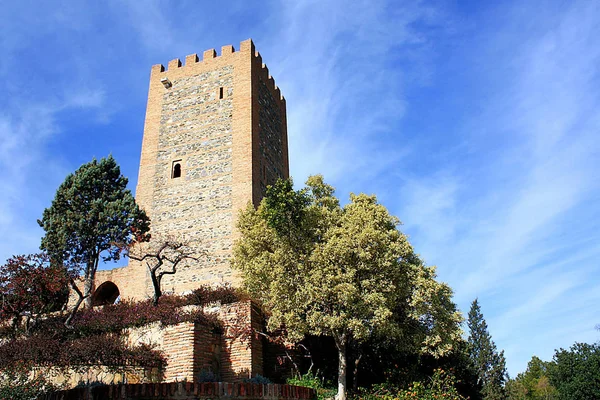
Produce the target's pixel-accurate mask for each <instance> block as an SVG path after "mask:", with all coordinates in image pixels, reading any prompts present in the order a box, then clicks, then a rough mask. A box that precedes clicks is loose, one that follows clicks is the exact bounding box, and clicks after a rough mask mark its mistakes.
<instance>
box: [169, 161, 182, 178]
mask: <svg viewBox="0 0 600 400" xmlns="http://www.w3.org/2000/svg"><path fill="white" fill-rule="evenodd" d="M171 178H173V179H175V178H181V163H180V162H179V161H174V162H173V171H172V172H171Z"/></svg>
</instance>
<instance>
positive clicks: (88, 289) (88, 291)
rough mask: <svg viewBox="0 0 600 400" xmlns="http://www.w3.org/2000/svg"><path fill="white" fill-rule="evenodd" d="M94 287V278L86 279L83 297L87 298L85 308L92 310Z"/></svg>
mask: <svg viewBox="0 0 600 400" xmlns="http://www.w3.org/2000/svg"><path fill="white" fill-rule="evenodd" d="M93 287H94V280H93V278H90V277H86V278H85V281H84V282H83V297H84V298H85V308H88V309H90V308H92V289H93Z"/></svg>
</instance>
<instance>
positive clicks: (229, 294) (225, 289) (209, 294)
mask: <svg viewBox="0 0 600 400" xmlns="http://www.w3.org/2000/svg"><path fill="white" fill-rule="evenodd" d="M248 299H249V297H248V295H247V294H246V293H244V292H242V291H241V290H239V289H236V288H234V287H232V286H231V285H227V284H225V285H222V286H217V287H211V286H209V285H202V286H200V287H199V288H198V289H196V290H194V291H193V292H192V293H190V294H188V295H187V296H186V301H187V302H188V304H194V305H199V306H205V305H207V304H210V303H220V304H231V303H236V302H238V301H244V300H248Z"/></svg>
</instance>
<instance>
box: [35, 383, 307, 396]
mask: <svg viewBox="0 0 600 400" xmlns="http://www.w3.org/2000/svg"><path fill="white" fill-rule="evenodd" d="M43 399H44V400H70V399H79V400H100V399H110V400H143V399H161V400H196V399H244V400H263V399H264V400H312V399H316V392H315V390H314V389H310V388H306V387H300V386H292V385H277V384H268V385H260V384H253V383H224V382H205V383H191V382H174V383H155V384H152V383H147V384H135V385H110V386H96V387H88V388H76V389H71V390H63V391H59V392H55V393H52V394H48V395H46V396H45V397H43Z"/></svg>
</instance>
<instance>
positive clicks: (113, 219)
mask: <svg viewBox="0 0 600 400" xmlns="http://www.w3.org/2000/svg"><path fill="white" fill-rule="evenodd" d="M126 186H127V178H125V177H124V176H123V175H121V172H120V169H119V166H118V165H117V163H116V161H115V160H114V158H113V157H112V156H108V158H102V159H101V160H100V161H97V160H95V159H94V160H92V161H91V162H89V163H87V164H84V165H82V166H81V167H80V168H79V169H78V170H77V171H75V173H73V174H69V175H68V176H67V178H66V179H65V181H64V182H63V183H62V184H61V185H60V187H59V188H58V190H57V192H56V195H55V197H54V200H53V201H52V205H51V206H50V207H49V208H47V209H45V210H44V214H43V217H42V219H41V220H39V221H38V223H39V225H40V226H41V227H42V228H43V229H44V231H46V235H45V236H44V238H43V239H42V245H41V248H42V250H46V251H47V252H48V254H49V255H50V256H51V257H52V258H53V259H57V260H60V261H63V262H65V263H67V264H69V265H75V266H81V265H87V266H88V267H87V268H88V269H89V268H91V267H92V266H94V265H97V260H98V258H99V257H100V256H101V255H102V260H103V261H112V260H118V259H119V258H120V252H121V250H120V248H119V247H118V246H117V245H116V244H117V243H124V244H128V243H131V242H132V241H133V240H135V239H140V238H143V237H144V235H145V234H146V233H147V232H148V230H149V225H150V221H149V218H148V217H147V216H146V213H145V212H144V211H143V210H141V209H140V208H139V207H138V206H137V204H136V203H135V199H134V198H133V196H132V194H131V192H130V191H129V190H128V189H126ZM86 272H87V271H86Z"/></svg>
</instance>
